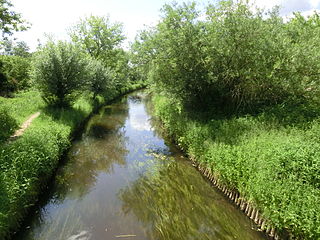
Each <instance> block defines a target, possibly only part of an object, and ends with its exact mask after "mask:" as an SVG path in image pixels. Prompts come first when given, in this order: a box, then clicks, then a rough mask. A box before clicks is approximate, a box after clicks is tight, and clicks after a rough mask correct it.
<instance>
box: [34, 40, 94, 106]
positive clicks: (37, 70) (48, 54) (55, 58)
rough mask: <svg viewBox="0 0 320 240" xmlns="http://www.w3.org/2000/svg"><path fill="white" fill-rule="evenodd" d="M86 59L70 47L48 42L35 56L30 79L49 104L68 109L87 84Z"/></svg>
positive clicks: (63, 43) (74, 47)
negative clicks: (31, 78) (32, 79)
mask: <svg viewBox="0 0 320 240" xmlns="http://www.w3.org/2000/svg"><path fill="white" fill-rule="evenodd" d="M86 65H87V58H86V56H85V55H84V54H83V53H82V52H81V51H80V50H79V49H78V48H77V47H76V46H75V45H73V44H71V43H67V42H62V41H59V42H58V43H53V42H52V41H49V42H48V43H47V45H46V46H44V47H43V48H42V49H41V50H40V51H39V52H38V53H37V54H36V55H35V59H34V62H33V72H32V75H33V78H34V80H35V82H36V84H37V85H38V87H39V89H40V91H41V92H42V94H43V95H42V97H43V99H44V100H45V101H46V102H47V103H48V104H49V105H56V106H59V107H63V106H69V105H70V104H71V103H72V102H74V101H75V99H76V97H77V95H79V93H80V90H82V89H83V88H84V86H85V84H87V80H88V74H87V68H86Z"/></svg>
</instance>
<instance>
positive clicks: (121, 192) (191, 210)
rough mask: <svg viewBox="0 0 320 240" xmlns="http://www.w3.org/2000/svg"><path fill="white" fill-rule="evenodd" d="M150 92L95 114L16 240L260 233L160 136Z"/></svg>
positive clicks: (212, 239)
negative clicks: (151, 104)
mask: <svg viewBox="0 0 320 240" xmlns="http://www.w3.org/2000/svg"><path fill="white" fill-rule="evenodd" d="M151 112H152V111H151V106H150V102H149V98H148V97H147V94H146V93H145V92H143V91H139V92H135V93H133V94H130V95H128V96H126V97H123V98H122V99H121V100H119V101H117V102H116V103H114V104H112V105H109V106H105V107H104V108H102V109H101V111H100V112H99V114H97V115H95V116H93V117H92V118H91V119H90V121H89V122H88V124H87V127H86V129H85V131H84V133H83V135H82V137H81V138H79V140H76V141H74V143H73V146H72V147H71V149H70V151H69V153H68V156H67V160H66V161H65V163H64V164H63V166H61V167H60V168H59V170H58V173H57V175H56V178H55V181H54V182H53V183H52V186H51V187H50V188H49V189H48V194H47V196H46V197H43V199H42V200H41V202H40V204H39V206H38V207H37V208H36V209H35V210H34V213H32V214H31V216H30V217H29V218H28V220H27V222H28V223H27V224H26V225H25V226H24V227H23V230H22V231H21V232H19V233H18V234H17V235H16V236H15V239H27V240H30V239H37V240H51V239H52V240H60V239H61V240H89V239H90V240H91V239H92V240H95V239H96V240H102V239H104V240H109V239H110V240H112V239H132V240H135V239H137V240H144V239H145V240H224V239H225V240H227V239H240V240H250V239H252V240H259V239H265V237H264V236H263V235H262V234H261V233H260V232H257V231H255V230H253V228H254V226H253V225H252V223H251V222H250V220H248V219H247V218H246V217H245V216H244V215H243V214H242V212H240V211H239V210H237V209H236V207H234V206H233V205H232V204H230V203H229V202H228V200H226V199H225V197H224V196H222V195H221V194H220V193H219V192H218V191H217V190H215V189H214V188H212V187H211V186H210V183H209V182H208V181H207V180H205V179H204V178H203V177H202V176H201V174H200V173H199V172H198V171H197V170H196V169H195V168H194V167H192V165H191V163H190V161H188V160H187V159H186V158H185V157H184V156H183V154H182V153H181V152H180V151H179V150H178V149H177V148H176V147H175V146H174V145H173V144H172V143H170V141H169V140H165V139H166V138H164V137H163V136H162V134H161V128H160V127H159V123H158V122H157V121H156V120H154V119H153V118H152V113H151Z"/></svg>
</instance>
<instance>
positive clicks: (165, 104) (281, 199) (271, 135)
mask: <svg viewBox="0 0 320 240" xmlns="http://www.w3.org/2000/svg"><path fill="white" fill-rule="evenodd" d="M173 101H174V100H170V99H169V98H166V97H160V96H155V97H154V99H153V102H154V105H155V111H156V115H157V116H158V117H159V118H160V119H161V121H162V122H163V124H164V127H165V129H166V130H167V131H168V133H169V134H170V135H171V136H172V137H173V138H174V139H175V140H176V142H177V143H178V144H179V146H180V147H181V148H182V149H183V150H184V151H185V152H186V153H187V154H188V155H189V156H191V157H193V158H195V159H196V160H197V161H199V162H200V163H202V164H205V165H206V166H207V167H208V168H210V169H211V171H212V172H213V173H214V174H215V175H216V176H218V177H219V178H220V179H221V180H223V181H224V182H225V184H227V185H228V186H229V187H231V188H234V189H237V190H238V191H239V192H240V193H241V194H242V195H244V196H245V197H246V198H247V199H249V201H251V202H252V203H253V204H255V205H256V206H257V207H258V208H259V209H260V210H262V212H263V215H264V217H265V218H266V219H269V220H270V221H271V222H272V224H273V225H274V226H275V227H276V228H277V229H279V230H285V229H286V230H288V231H289V232H291V233H292V234H293V235H294V236H295V237H297V238H299V239H320V205H319V202H320V140H319V137H318V136H319V133H320V118H319V117H316V116H319V115H320V114H319V112H314V111H313V112H314V114H313V115H312V116H311V117H310V116H304V114H303V111H304V110H303V108H300V107H297V108H296V109H293V108H289V109H290V111H289V110H286V115H285V116H286V118H282V117H281V116H282V115H281V114H282V110H281V109H282V108H283V109H286V107H283V106H275V107H273V108H272V109H271V108H270V109H268V110H265V111H264V112H263V113H260V114H258V115H256V116H250V115H247V116H234V117H228V118H221V116H220V117H219V118H215V117H214V116H212V118H211V119H210V118H208V119H203V118H201V116H199V115H198V114H195V113H186V112H184V111H183V110H182V108H181V107H179V105H177V104H176V103H175V102H173ZM301 109H302V110H301ZM318 111H319V110H318ZM306 112H307V113H310V112H312V111H311V110H310V111H306ZM296 116H299V118H297V117H296Z"/></svg>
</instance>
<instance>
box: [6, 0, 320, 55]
mask: <svg viewBox="0 0 320 240" xmlns="http://www.w3.org/2000/svg"><path fill="white" fill-rule="evenodd" d="M212 1H214V0H211V1H210V2H212ZM170 2H172V1H171V0H170V1H169V0H168V1H167V0H54V1H52V0H50V1H49V0H11V3H12V4H13V5H14V8H13V9H14V10H15V11H16V12H19V13H21V14H22V16H23V18H24V19H25V20H27V21H28V22H29V23H31V24H32V27H31V29H29V30H28V31H26V32H22V33H16V34H15V35H14V36H15V37H16V38H17V39H18V40H19V41H25V42H27V44H28V45H29V46H30V47H31V50H35V48H36V46H37V45H38V39H39V40H40V42H42V43H43V42H45V39H46V38H45V37H44V33H46V34H50V35H53V36H54V37H55V38H56V39H62V40H64V39H67V36H68V35H67V29H68V28H70V27H71V26H74V25H75V24H76V23H77V22H78V21H79V19H80V18H84V17H86V16H90V15H96V16H106V15H109V16H110V20H111V21H112V22H121V23H123V25H124V33H125V34H126V36H127V38H128V40H127V41H126V44H128V43H129V42H131V41H133V40H134V37H135V36H136V33H137V32H138V31H139V30H142V29H143V28H144V25H147V26H150V25H154V24H156V23H157V21H158V20H159V18H160V17H159V16H160V9H161V7H162V6H163V5H164V4H165V3H170ZM176 2H178V3H181V2H184V0H176ZM198 2H199V3H201V4H205V3H207V2H208V1H207V0H205V1H201V0H198ZM255 2H256V4H257V5H258V6H259V7H263V8H271V7H272V6H274V5H281V6H282V9H281V14H282V15H283V16H288V15H290V14H292V12H293V11H300V12H302V13H304V14H305V15H308V14H310V13H312V12H313V11H314V10H320V0H255Z"/></svg>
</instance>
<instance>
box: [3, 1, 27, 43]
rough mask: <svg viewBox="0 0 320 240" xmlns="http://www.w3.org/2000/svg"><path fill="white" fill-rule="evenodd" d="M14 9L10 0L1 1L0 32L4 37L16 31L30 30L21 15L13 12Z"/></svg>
mask: <svg viewBox="0 0 320 240" xmlns="http://www.w3.org/2000/svg"><path fill="white" fill-rule="evenodd" d="M12 7H13V5H12V3H11V2H10V1H9V0H0V31H1V32H2V36H3V37H4V36H5V35H11V34H12V33H13V32H14V31H24V30H26V29H27V28H28V27H27V26H26V25H25V21H24V20H23V19H22V18H21V14H19V13H16V12H14V11H12V9H11V8H12Z"/></svg>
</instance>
